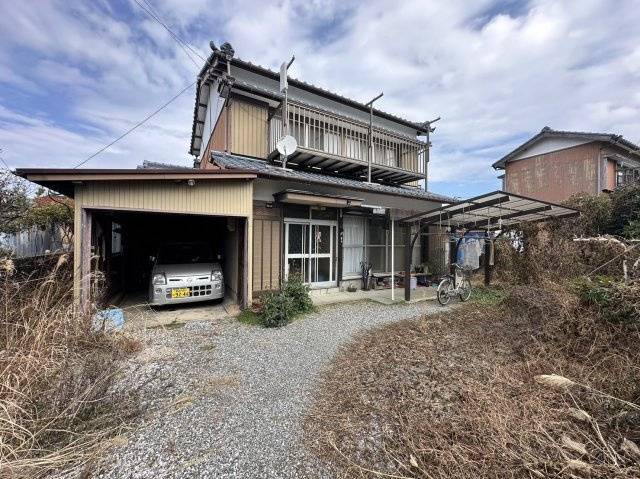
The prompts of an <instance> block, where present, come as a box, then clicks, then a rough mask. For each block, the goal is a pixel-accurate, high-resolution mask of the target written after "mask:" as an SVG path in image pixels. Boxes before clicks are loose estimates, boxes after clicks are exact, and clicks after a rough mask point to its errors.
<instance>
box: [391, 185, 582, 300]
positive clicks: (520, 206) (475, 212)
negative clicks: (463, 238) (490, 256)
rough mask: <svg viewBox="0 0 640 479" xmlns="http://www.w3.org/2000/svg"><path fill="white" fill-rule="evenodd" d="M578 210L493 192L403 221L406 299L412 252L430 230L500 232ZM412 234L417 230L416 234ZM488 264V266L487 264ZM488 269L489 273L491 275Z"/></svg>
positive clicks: (403, 219)
mask: <svg viewBox="0 0 640 479" xmlns="http://www.w3.org/2000/svg"><path fill="white" fill-rule="evenodd" d="M579 214H580V213H579V212H578V211H577V210H574V209H572V208H568V207H566V206H562V205H558V204H555V203H549V202H546V201H541V200H537V199H534V198H529V197H526V196H521V195H516V194H514V193H508V192H506V191H492V192H491V193H485V194H484V195H480V196H476V197H474V198H470V199H467V200H462V201H459V202H457V203H453V204H450V205H446V206H442V207H440V208H437V209H435V210H430V211H425V212H424V213H417V214H414V215H411V216H407V217H405V218H402V219H401V220H400V221H401V222H403V223H404V227H405V228H406V235H405V237H406V244H405V265H406V268H405V272H404V277H405V281H404V285H405V286H404V297H405V300H406V301H409V300H411V287H410V278H411V251H412V250H413V246H414V244H415V242H416V240H417V239H418V237H419V236H420V234H422V233H423V232H424V231H425V230H426V229H427V228H429V227H432V226H438V227H440V228H445V229H447V230H448V231H452V230H462V231H463V232H466V231H485V232H489V231H497V230H502V229H503V228H505V227H507V226H512V225H515V224H519V223H525V222H537V221H547V220H551V219H557V218H567V217H571V216H577V215H579ZM412 231H415V232H414V233H413V234H411V233H412ZM485 264H487V265H488V263H485ZM488 272H489V271H488V266H487V270H486V273H488Z"/></svg>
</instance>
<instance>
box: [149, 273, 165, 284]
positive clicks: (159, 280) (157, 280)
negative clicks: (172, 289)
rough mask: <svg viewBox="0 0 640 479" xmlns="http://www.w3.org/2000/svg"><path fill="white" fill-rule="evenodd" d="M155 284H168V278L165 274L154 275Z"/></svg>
mask: <svg viewBox="0 0 640 479" xmlns="http://www.w3.org/2000/svg"><path fill="white" fill-rule="evenodd" d="M152 282H153V284H167V277H166V276H165V274H164V273H160V274H154V275H153V281H152Z"/></svg>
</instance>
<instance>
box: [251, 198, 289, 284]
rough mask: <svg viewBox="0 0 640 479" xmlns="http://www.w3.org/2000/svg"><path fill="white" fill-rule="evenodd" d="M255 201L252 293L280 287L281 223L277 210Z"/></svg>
mask: <svg viewBox="0 0 640 479" xmlns="http://www.w3.org/2000/svg"><path fill="white" fill-rule="evenodd" d="M264 205H265V203H264V202H258V201H256V202H255V203H254V209H253V215H254V216H253V258H252V262H253V278H252V287H253V291H267V290H273V289H278V288H279V287H280V272H281V269H282V266H281V254H282V239H281V237H282V221H281V218H280V209H279V208H266V207H265V206H264Z"/></svg>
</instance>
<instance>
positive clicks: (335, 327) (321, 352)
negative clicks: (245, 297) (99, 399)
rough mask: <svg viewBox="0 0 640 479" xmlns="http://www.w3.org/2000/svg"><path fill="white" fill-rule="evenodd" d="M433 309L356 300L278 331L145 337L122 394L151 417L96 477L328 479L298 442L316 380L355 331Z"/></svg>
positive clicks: (210, 327) (203, 329)
mask: <svg viewBox="0 0 640 479" xmlns="http://www.w3.org/2000/svg"><path fill="white" fill-rule="evenodd" d="M436 311H442V308H441V307H439V306H437V305H435V304H433V303H431V302H427V303H415V304H409V305H395V306H384V305H381V304H377V303H373V302H359V303H350V304H341V305H333V306H326V307H323V308H322V309H320V311H318V312H317V313H313V314H311V315H308V316H306V317H304V318H302V319H300V320H298V321H295V322H294V323H292V324H290V325H288V326H286V327H284V328H280V329H263V328H260V327H257V326H249V325H244V324H241V323H239V322H238V321H236V320H235V319H225V320H218V321H215V322H209V321H202V322H193V323H187V324H186V325H184V326H183V327H181V328H179V329H171V330H146V331H145V332H144V335H145V337H143V340H144V341H145V343H146V347H145V349H144V350H143V351H142V352H141V353H140V354H139V355H138V356H137V357H136V358H135V359H133V360H130V361H129V362H128V363H127V364H126V366H125V370H124V371H123V375H122V380H121V381H119V383H118V388H123V389H137V390H138V391H139V392H140V394H141V395H142V398H143V406H144V408H145V410H146V411H147V413H146V414H145V418H144V421H143V424H142V426H141V428H140V429H138V430H136V431H135V432H134V433H133V435H132V436H131V437H130V438H128V441H127V443H126V444H123V445H120V446H117V447H116V448H114V449H112V450H111V451H110V453H109V455H108V457H105V458H103V460H102V461H101V465H100V466H99V468H98V469H99V471H100V472H99V474H98V477H104V478H107V477H108V478H156V479H158V478H183V477H216V478H230V477H238V478H258V477H259V478H276V477H277V478H297V477H301V478H304V477H314V478H317V477H326V476H327V474H326V473H323V472H322V470H321V469H320V468H319V467H318V465H317V464H316V463H314V460H313V458H312V457H309V455H308V454H307V453H305V450H304V447H303V446H302V442H303V440H302V437H301V436H302V430H301V424H300V423H301V421H300V419H301V417H302V416H303V415H304V413H305V411H306V407H307V405H308V404H309V403H310V401H312V396H313V386H314V381H315V380H316V378H317V377H318V374H319V373H320V372H321V371H322V370H323V369H324V368H325V367H326V366H327V365H328V363H329V362H330V361H331V358H332V357H333V355H334V354H335V352H336V350H337V349H338V348H339V347H340V346H341V345H343V344H345V343H346V342H347V341H349V339H351V338H352V337H353V335H354V334H355V333H357V332H359V331H363V330H365V329H369V328H372V327H375V326H380V325H383V324H387V323H390V322H394V321H399V320H402V319H407V318H412V317H416V316H419V315H421V314H425V313H433V312H436Z"/></svg>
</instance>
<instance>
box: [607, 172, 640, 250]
mask: <svg viewBox="0 0 640 479" xmlns="http://www.w3.org/2000/svg"><path fill="white" fill-rule="evenodd" d="M611 203H612V220H613V221H612V225H611V233H613V234H619V235H620V234H624V235H625V236H627V237H628V238H635V237H638V233H640V231H639V230H638V220H640V185H638V184H632V185H629V186H625V187H623V188H618V189H616V190H615V191H614V192H613V193H612V194H611Z"/></svg>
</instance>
